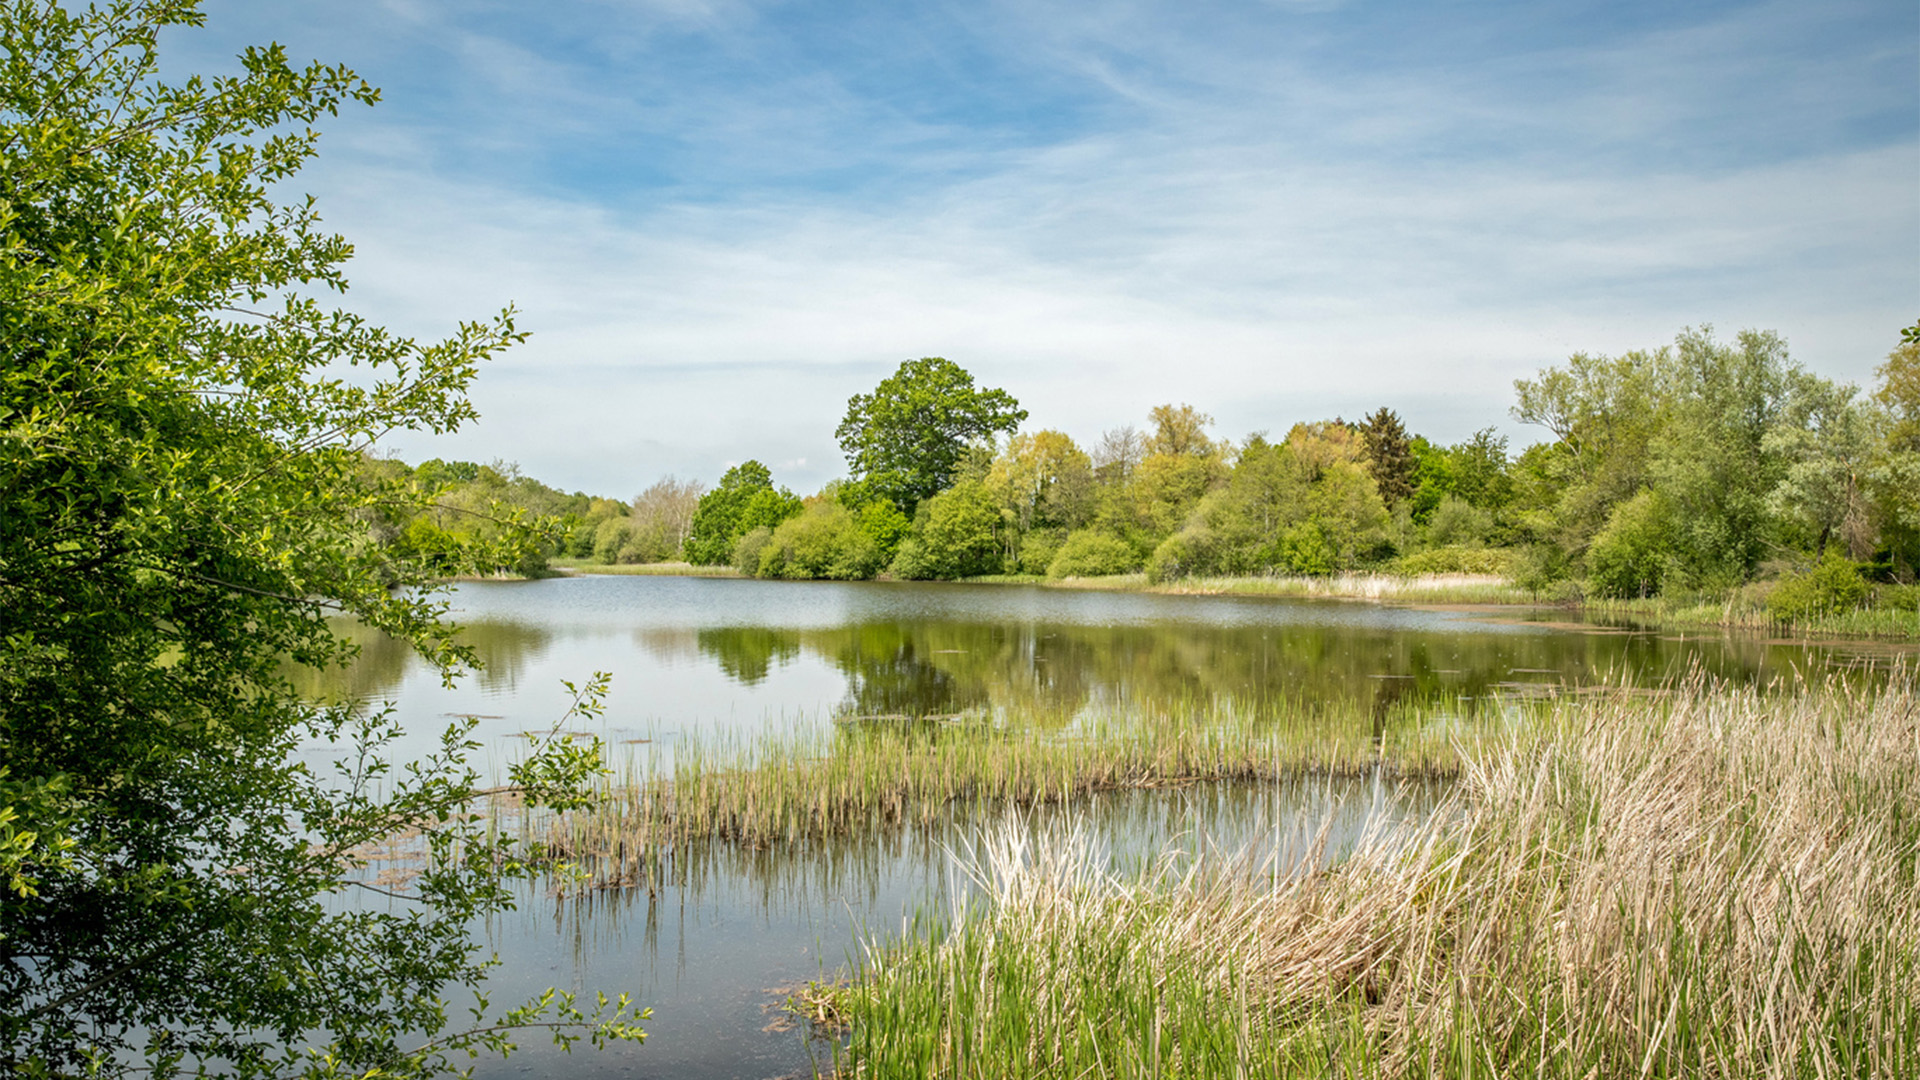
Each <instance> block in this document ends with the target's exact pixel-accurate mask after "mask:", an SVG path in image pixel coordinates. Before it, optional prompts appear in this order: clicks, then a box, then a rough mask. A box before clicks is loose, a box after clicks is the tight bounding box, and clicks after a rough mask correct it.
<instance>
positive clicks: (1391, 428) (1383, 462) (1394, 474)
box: [1360, 405, 1418, 507]
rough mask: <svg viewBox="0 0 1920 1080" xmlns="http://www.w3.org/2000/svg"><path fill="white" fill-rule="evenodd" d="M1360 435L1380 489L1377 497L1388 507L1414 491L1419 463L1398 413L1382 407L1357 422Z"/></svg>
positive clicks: (1370, 471)
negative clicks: (1414, 476) (1414, 477)
mask: <svg viewBox="0 0 1920 1080" xmlns="http://www.w3.org/2000/svg"><path fill="white" fill-rule="evenodd" d="M1360 435H1361V437H1362V438H1363V439H1365V440H1366V444H1367V471H1368V472H1369V473H1370V474H1372V476H1373V482H1374V485H1375V486H1376V487H1378V488H1379V489H1380V497H1381V498H1383V499H1385V500H1387V505H1388V506H1390V507H1391V506H1397V505H1399V504H1400V503H1401V502H1402V501H1403V500H1405V499H1406V498H1407V497H1408V496H1409V495H1412V494H1413V488H1414V479H1413V474H1414V470H1415V468H1416V466H1417V465H1418V461H1417V459H1415V457H1414V456H1413V446H1412V440H1411V439H1409V438H1408V437H1407V428H1406V425H1404V424H1402V423H1401V422H1400V414H1399V413H1397V412H1394V411H1393V410H1392V409H1389V408H1387V407H1385V406H1384V405H1383V406H1381V407H1380V408H1379V409H1376V410H1374V413H1373V415H1371V416H1369V417H1367V419H1366V422H1365V423H1363V424H1361V425H1360Z"/></svg>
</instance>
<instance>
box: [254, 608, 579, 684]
mask: <svg viewBox="0 0 1920 1080" xmlns="http://www.w3.org/2000/svg"><path fill="white" fill-rule="evenodd" d="M329 625H331V626H332V628H333V632H334V634H336V635H337V636H339V637H343V638H346V639H347V640H348V641H351V642H353V643H354V644H356V645H358V646H359V647H360V654H359V655H358V656H356V657H354V659H353V661H352V662H351V663H349V664H347V665H346V667H344V668H335V669H332V670H327V671H321V670H316V669H314V668H310V667H305V666H302V665H299V664H295V663H292V662H288V663H287V664H286V665H285V667H284V669H283V670H284V671H285V672H286V675H287V678H288V680H289V681H291V682H292V683H293V686H294V689H295V690H297V691H298V692H299V693H300V694H301V695H302V696H304V697H306V698H307V699H308V700H311V701H319V702H327V703H338V702H346V701H377V700H380V699H382V698H389V697H392V696H393V695H394V694H395V693H396V692H397V691H398V690H399V688H400V684H401V683H402V682H403V681H405V679H406V677H407V672H408V671H409V670H411V668H412V665H414V664H416V663H421V662H422V661H420V659H419V658H418V657H417V656H416V655H415V654H414V651H413V649H412V648H411V647H409V646H408V645H407V644H406V643H405V642H402V641H398V640H396V639H394V638H391V637H388V636H387V635H386V634H383V633H381V632H380V631H378V630H375V629H373V628H371V627H368V626H364V625H362V624H361V623H358V622H356V621H354V620H352V619H334V620H331V621H330V623H329ZM552 640H553V634H552V632H551V631H548V630H545V629H542V628H540V627H536V626H528V625H526V624H525V623H514V622H497V621H476V622H472V623H463V624H461V626H460V641H461V642H462V643H463V644H465V645H468V646H470V647H472V649H473V651H474V656H475V657H476V658H477V659H478V660H479V661H480V663H481V665H482V667H481V670H480V672H479V674H478V676H477V678H478V681H479V683H480V685H481V686H482V687H484V688H486V689H488V690H500V689H509V690H510V689H513V688H515V687H517V686H518V685H519V682H520V676H521V674H522V673H523V672H524V671H525V669H526V666H527V664H528V663H530V662H532V661H534V660H537V659H539V657H540V655H541V654H542V653H544V652H545V651H546V649H547V647H548V645H549V644H551V642H552Z"/></svg>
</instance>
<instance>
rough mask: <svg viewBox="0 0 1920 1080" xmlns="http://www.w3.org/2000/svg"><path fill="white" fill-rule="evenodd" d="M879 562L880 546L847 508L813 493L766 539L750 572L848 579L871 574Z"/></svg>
mask: <svg viewBox="0 0 1920 1080" xmlns="http://www.w3.org/2000/svg"><path fill="white" fill-rule="evenodd" d="M884 565H885V564H884V563H883V562H881V561H880V545H879V544H877V543H876V542H875V541H874V539H873V537H871V536H869V535H867V533H866V531H865V530H864V529H862V528H861V527H860V521H859V519H857V518H856V517H854V515H853V513H852V511H849V510H848V509H847V508H846V507H844V506H842V505H840V504H839V503H838V502H835V501H834V500H833V499H831V498H819V497H815V498H813V499H810V500H808V503H807V508H806V509H805V510H803V511H801V513H800V514H799V515H797V516H795V517H790V518H788V519H787V520H785V521H783V522H781V523H780V526H779V528H776V529H774V530H773V532H772V533H771V534H770V535H769V536H768V537H767V542H766V544H765V545H764V546H762V547H761V549H760V562H759V565H758V566H757V567H756V568H755V570H754V573H755V575H756V576H758V577H764V578H795V579H808V578H827V579H831V580H837V581H849V580H861V579H865V578H870V577H872V576H873V575H875V574H877V573H879V572H880V568H881V567H882V566H884Z"/></svg>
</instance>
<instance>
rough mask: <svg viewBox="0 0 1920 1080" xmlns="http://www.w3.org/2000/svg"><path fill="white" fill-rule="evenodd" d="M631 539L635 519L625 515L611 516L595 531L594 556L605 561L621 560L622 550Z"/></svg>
mask: <svg viewBox="0 0 1920 1080" xmlns="http://www.w3.org/2000/svg"><path fill="white" fill-rule="evenodd" d="M631 539H633V521H632V520H631V519H629V518H624V517H610V518H608V519H606V520H605V521H602V522H601V523H600V527H599V528H597V529H595V530H594V532H593V557H594V558H596V559H598V560H600V561H601V562H603V563H616V562H619V561H620V552H621V550H622V549H624V548H625V547H626V546H627V542H628V541H629V540H631Z"/></svg>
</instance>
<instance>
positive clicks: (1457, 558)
mask: <svg viewBox="0 0 1920 1080" xmlns="http://www.w3.org/2000/svg"><path fill="white" fill-rule="evenodd" d="M1519 554H1521V553H1519V552H1516V551H1515V550H1514V549H1512V548H1485V547H1437V548H1428V549H1427V550H1425V551H1418V552H1415V553H1413V554H1411V555H1402V556H1400V557H1399V558H1398V559H1395V560H1394V561H1393V569H1394V572H1395V573H1399V574H1406V575H1408V576H1410V577H1417V576H1419V575H1421V574H1498V575H1500V576H1502V577H1512V576H1515V575H1516V574H1518V573H1519V572H1520V571H1521V569H1522V566H1521V562H1520V559H1518V558H1516V556H1517V555H1519Z"/></svg>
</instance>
